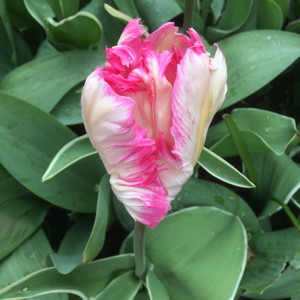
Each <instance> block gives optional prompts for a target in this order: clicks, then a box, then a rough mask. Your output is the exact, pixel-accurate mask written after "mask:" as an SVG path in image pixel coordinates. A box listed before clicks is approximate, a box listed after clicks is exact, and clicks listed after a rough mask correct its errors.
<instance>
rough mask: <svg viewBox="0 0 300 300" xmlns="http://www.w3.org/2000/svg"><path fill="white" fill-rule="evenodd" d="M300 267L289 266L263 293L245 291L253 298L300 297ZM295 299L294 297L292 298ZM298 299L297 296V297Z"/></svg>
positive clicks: (248, 296) (269, 299)
mask: <svg viewBox="0 0 300 300" xmlns="http://www.w3.org/2000/svg"><path fill="white" fill-rule="evenodd" d="M299 280H300V269H299V268H298V269H293V268H292V267H288V268H287V269H286V270H285V271H284V272H283V274H282V275H281V277H280V279H279V280H278V281H276V282H275V283H274V285H272V286H271V287H270V288H269V289H267V290H266V291H265V292H264V293H263V294H262V295H258V294H254V293H245V295H246V296H247V298H250V299H251V298H253V299H268V300H273V299H287V298H290V297H297V296H298V297H300V285H299ZM292 299H294V298H292ZM296 299H297V298H296Z"/></svg>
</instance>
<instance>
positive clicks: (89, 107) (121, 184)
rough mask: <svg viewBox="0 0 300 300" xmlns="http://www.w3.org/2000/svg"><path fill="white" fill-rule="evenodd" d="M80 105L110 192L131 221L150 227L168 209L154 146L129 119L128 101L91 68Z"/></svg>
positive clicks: (130, 105)
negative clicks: (108, 178) (128, 214)
mask: <svg viewBox="0 0 300 300" xmlns="http://www.w3.org/2000/svg"><path fill="white" fill-rule="evenodd" d="M81 103H82V117H83V120H84V125H85V128H86V131H87V133H88V135H89V137H90V139H91V141H92V144H93V146H94V147H95V148H96V150H97V151H98V152H99V155H100V157H101V159H102V161H103V163H104V165H105V167H106V169H107V171H108V173H109V174H110V175H111V183H112V189H113V191H114V192H115V193H116V196H117V197H118V199H119V200H120V201H121V202H123V204H124V205H125V208H126V209H127V210H128V212H129V213H130V214H131V215H132V217H133V218H135V219H136V220H139V221H140V222H142V223H143V224H145V225H147V226H150V227H155V226H156V225H157V224H158V222H159V221H160V220H161V219H163V218H164V217H165V215H166V214H167V211H168V210H169V208H170V206H169V203H168V201H167V200H166V196H167V191H166V189H165V188H164V186H163V185H162V183H161V181H160V178H159V171H158V168H157V163H156V160H157V153H156V144H155V141H154V140H152V139H149V138H147V131H146V130H142V129H141V128H140V127H139V126H138V125H137V124H136V123H135V121H134V119H133V109H134V105H135V102H134V100H133V99H131V98H129V97H124V96H120V95H117V94H116V93H115V92H114V91H113V90H112V89H111V87H110V86H109V85H108V83H107V82H105V80H104V78H103V74H102V70H101V69H100V68H97V69H96V70H95V71H94V72H93V73H92V74H91V75H90V76H89V77H88V78H87V80H86V83H85V86H84V89H83V92H82V98H81ZM148 209H149V213H148ZM146 211H147V212H146ZM151 211H152V212H153V214H151V213H150V212H151ZM154 212H155V213H157V215H155V216H154Z"/></svg>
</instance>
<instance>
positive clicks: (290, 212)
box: [270, 197, 300, 231]
mask: <svg viewBox="0 0 300 300" xmlns="http://www.w3.org/2000/svg"><path fill="white" fill-rule="evenodd" d="M270 199H271V200H272V201H274V202H277V203H278V204H279V205H280V206H281V207H282V208H283V209H284V211H285V212H286V214H287V215H288V217H289V219H290V220H291V222H292V223H293V225H294V226H295V227H296V228H297V229H298V231H300V223H299V222H298V220H297V218H296V217H295V215H294V214H293V212H292V211H291V209H290V208H289V207H288V206H287V205H286V204H285V203H284V202H283V201H281V200H279V199H276V198H273V197H272V198H270Z"/></svg>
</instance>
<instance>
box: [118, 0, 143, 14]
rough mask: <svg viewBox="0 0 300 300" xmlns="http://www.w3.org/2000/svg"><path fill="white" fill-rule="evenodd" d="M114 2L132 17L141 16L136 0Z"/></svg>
mask: <svg viewBox="0 0 300 300" xmlns="http://www.w3.org/2000/svg"><path fill="white" fill-rule="evenodd" d="M114 2H115V4H116V6H117V7H118V9H119V10H120V11H122V12H123V13H125V14H126V15H128V16H130V17H131V18H137V17H138V16H139V13H138V11H137V9H136V5H135V0H129V1H126V2H124V1H123V0H114Z"/></svg>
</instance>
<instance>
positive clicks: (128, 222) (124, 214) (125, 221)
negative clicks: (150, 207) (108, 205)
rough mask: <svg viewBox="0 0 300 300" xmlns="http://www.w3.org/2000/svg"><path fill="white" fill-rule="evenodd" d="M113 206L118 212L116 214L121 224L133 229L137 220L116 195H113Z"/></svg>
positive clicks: (127, 228)
mask: <svg viewBox="0 0 300 300" xmlns="http://www.w3.org/2000/svg"><path fill="white" fill-rule="evenodd" d="M112 203H113V208H114V211H115V213H116V216H117V218H118V220H119V222H120V223H121V225H122V226H123V227H124V228H125V230H127V231H131V230H133V229H134V224H135V221H134V220H133V218H132V217H131V216H130V215H129V213H128V211H127V210H126V208H125V207H124V205H123V204H122V203H121V202H120V201H119V200H118V199H117V197H116V196H113V202H112Z"/></svg>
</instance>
